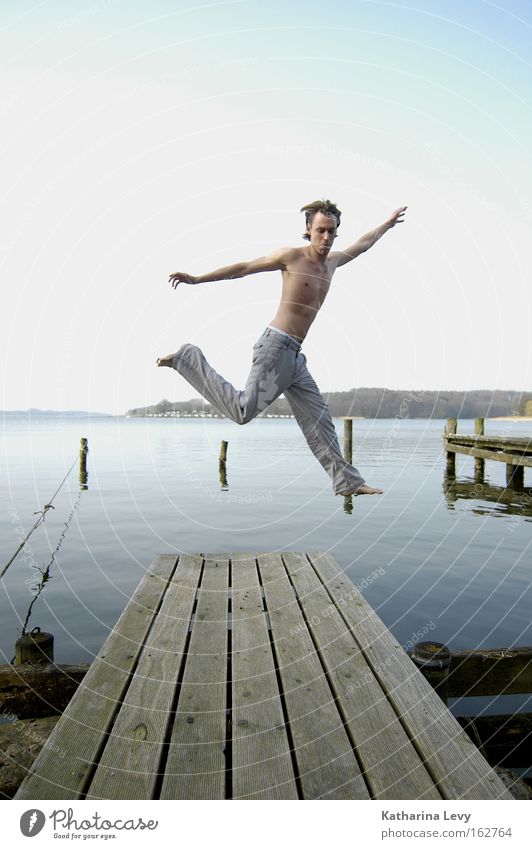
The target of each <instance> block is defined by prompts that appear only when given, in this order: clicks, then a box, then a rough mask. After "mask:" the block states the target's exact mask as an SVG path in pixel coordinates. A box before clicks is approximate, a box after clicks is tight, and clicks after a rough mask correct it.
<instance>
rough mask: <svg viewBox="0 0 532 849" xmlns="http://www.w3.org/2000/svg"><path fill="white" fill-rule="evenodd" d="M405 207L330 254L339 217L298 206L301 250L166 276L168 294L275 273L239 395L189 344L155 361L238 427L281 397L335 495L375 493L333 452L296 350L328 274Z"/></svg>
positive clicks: (334, 211)
mask: <svg viewBox="0 0 532 849" xmlns="http://www.w3.org/2000/svg"><path fill="white" fill-rule="evenodd" d="M405 210H406V206H402V207H400V209H397V210H396V211H395V212H394V213H393V214H392V215H391V216H390V217H389V218H388V219H387V220H386V221H385V222H384V224H381V226H380V227H376V228H375V230H371V231H370V232H369V233H366V234H365V235H364V236H361V237H360V238H359V239H358V240H357V241H356V242H355V243H354V244H353V245H351V247H349V248H347V249H346V250H344V251H332V252H331V248H332V244H333V242H334V240H335V238H336V231H337V230H338V227H339V225H340V216H341V212H340V210H339V209H338V208H337V207H336V206H335V204H334V203H332V202H331V201H329V200H318V201H314V202H313V203H310V204H308V205H307V206H304V207H303V208H302V210H301V212H304V213H305V221H306V229H305V233H304V234H303V238H304V239H307V240H308V242H309V244H308V245H307V246H306V247H303V248H281V249H280V250H278V251H275V252H274V253H272V254H270V255H269V256H266V257H261V258H260V259H254V260H251V261H249V262H237V263H235V264H234V265H227V266H225V267H224V268H219V269H217V270H216V271H211V272H210V273H208V274H201V275H199V276H197V277H195V276H193V275H192V274H186V273H185V272H182V271H176V272H174V273H173V274H171V275H170V283H171V284H172V287H173V288H174V289H176V288H177V286H178V285H179V283H188V284H196V283H209V282H210V281H214V280H232V279H234V278H236V277H246V276H247V275H248V274H258V273H259V272H263V271H280V272H281V273H282V276H283V291H282V295H281V302H280V304H279V309H278V310H277V314H276V316H275V318H274V319H273V321H272V322H271V324H269V325H268V327H267V328H266V330H265V331H264V333H263V334H262V336H261V337H260V338H259V340H258V341H257V343H256V344H255V346H254V348H253V361H252V366H251V371H250V374H249V377H248V379H247V382H246V386H245V388H244V389H243V390H238V389H235V388H234V386H232V385H231V384H230V383H229V382H228V381H226V380H225V379H224V378H223V377H222V376H221V375H219V374H218V373H217V372H216V371H215V370H214V369H213V368H212V366H210V365H209V363H208V362H207V360H206V359H205V357H204V356H203V353H202V352H201V351H200V349H199V348H197V347H196V346H195V345H190V344H186V345H183V346H182V347H181V348H180V349H179V351H177V352H174V353H173V354H168V355H167V356H166V357H161V358H160V359H158V360H157V365H159V366H169V367H170V368H174V369H176V371H178V372H179V373H180V374H181V375H182V376H183V377H184V378H185V379H186V380H187V381H188V382H189V383H190V384H192V386H193V387H194V388H195V389H196V390H197V391H198V392H199V393H200V394H201V395H203V397H204V398H206V399H207V400H208V401H209V402H210V403H211V404H212V405H213V406H214V407H215V408H216V409H218V410H219V411H220V412H221V413H223V414H224V415H226V416H227V417H228V418H230V419H232V421H234V422H237V424H246V423H247V422H249V421H251V419H253V418H255V416H257V415H258V413H261V412H262V411H263V410H264V409H266V407H267V406H268V405H269V404H271V403H272V402H273V401H275V399H276V398H278V397H279V395H281V393H284V396H285V398H286V399H287V401H288V403H289V405H290V407H291V409H292V412H293V413H294V416H295V417H296V419H297V422H298V424H299V426H300V427H301V429H302V431H303V433H304V435H305V437H306V439H307V442H308V444H309V447H310V449H311V450H312V452H313V453H314V455H315V457H316V458H317V459H318V460H319V462H320V463H321V465H322V466H323V468H324V469H325V471H326V472H327V473H328V474H329V475H330V477H331V480H332V485H333V489H334V492H335V494H336V495H344V496H347V495H373V494H376V493H378V494H381V493H382V489H375V488H374V487H371V486H368V485H367V484H366V483H365V481H364V479H363V477H362V476H361V474H360V472H359V471H358V470H357V469H355V467H354V466H351V465H350V464H349V463H347V462H346V461H345V460H344V458H343V456H342V453H341V451H340V446H339V444H338V438H337V435H336V431H335V429H334V424H333V421H332V418H331V414H330V412H329V409H328V407H327V405H326V403H325V401H324V400H323V397H322V395H321V393H320V391H319V389H318V387H317V386H316V383H315V382H314V380H313V378H312V376H311V375H310V372H309V371H308V369H307V365H306V362H307V361H306V357H305V355H304V354H303V353H301V344H302V342H303V340H304V339H305V337H306V335H307V333H308V331H309V328H310V326H311V324H312V322H313V321H314V319H315V318H316V316H317V314H318V312H319V309H320V307H321V306H322V304H323V301H324V300H325V297H326V295H327V292H328V291H329V287H330V285H331V280H332V276H333V274H334V272H335V271H336V269H337V268H339V267H340V266H341V265H345V264H346V263H347V262H351V260H353V259H355V257H357V256H359V255H360V254H361V253H364V251H367V250H368V248H371V247H372V245H374V244H375V242H377V241H378V240H379V239H380V238H381V236H383V235H384V233H386V231H387V230H390V229H391V228H392V227H395V225H396V224H401V223H402V222H403V220H404V215H405Z"/></svg>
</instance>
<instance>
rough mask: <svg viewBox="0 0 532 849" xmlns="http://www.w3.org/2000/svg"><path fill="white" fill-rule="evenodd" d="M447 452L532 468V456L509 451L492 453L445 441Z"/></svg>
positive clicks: (484, 449) (485, 449) (487, 450)
mask: <svg viewBox="0 0 532 849" xmlns="http://www.w3.org/2000/svg"><path fill="white" fill-rule="evenodd" d="M444 448H445V451H447V452H451V453H454V454H467V455H468V456H469V457H482V458H484V459H485V460H495V461H498V462H501V463H511V464H512V465H513V466H526V467H530V466H532V455H530V454H518V453H516V454H510V453H509V452H508V451H495V450H493V451H490V450H489V449H487V448H473V447H469V446H467V445H459V444H458V443H456V442H451V441H449V440H448V439H447V440H445V446H444Z"/></svg>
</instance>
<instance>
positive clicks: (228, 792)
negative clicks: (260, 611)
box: [224, 559, 233, 799]
mask: <svg viewBox="0 0 532 849" xmlns="http://www.w3.org/2000/svg"><path fill="white" fill-rule="evenodd" d="M232 577H233V576H232V563H231V559H229V568H228V578H227V582H228V590H227V679H226V699H227V701H226V708H227V709H226V712H225V716H226V720H225V749H224V754H225V798H226V799H232V798H233V688H232V681H233V659H232V652H233V634H232V631H231V620H232V604H233V592H232Z"/></svg>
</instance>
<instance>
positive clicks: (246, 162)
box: [0, 0, 532, 413]
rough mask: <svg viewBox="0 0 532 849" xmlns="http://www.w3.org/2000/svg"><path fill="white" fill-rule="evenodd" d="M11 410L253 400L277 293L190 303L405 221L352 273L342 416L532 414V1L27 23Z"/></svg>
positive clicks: (320, 328) (257, 9)
mask: <svg viewBox="0 0 532 849" xmlns="http://www.w3.org/2000/svg"><path fill="white" fill-rule="evenodd" d="M0 30H1V57H2V58H1V60H0V61H1V64H2V66H3V74H2V88H1V92H0V116H1V119H2V133H1V137H0V146H1V149H2V155H1V160H0V161H1V164H2V180H1V185H2V199H1V215H2V222H1V227H2V240H1V245H0V263H1V266H2V286H1V292H2V301H1V311H0V339H1V344H2V347H3V349H4V350H3V356H2V362H3V364H4V367H5V371H4V375H3V380H2V385H3V393H2V397H1V398H0V409H18V408H22V409H24V408H27V407H30V406H33V407H42V408H55V409H89V410H93V411H109V412H114V413H119V412H124V411H125V410H126V409H127V408H129V407H132V406H141V405H145V404H151V403H156V402H158V401H159V400H160V399H161V398H164V397H166V398H169V399H171V400H177V399H187V398H190V397H193V396H195V395H196V393H195V391H194V390H193V389H192V388H191V387H189V386H188V384H186V383H185V381H184V380H183V379H182V378H181V377H180V376H178V375H177V374H176V373H174V372H171V371H170V370H167V369H157V368H156V367H155V360H156V358H157V356H159V355H161V354H166V353H168V352H169V351H173V350H175V349H176V348H177V347H178V346H180V345H181V344H182V343H183V342H187V341H193V342H195V343H196V344H198V345H200V346H201V347H202V348H203V349H204V351H205V353H206V355H207V356H208V357H209V359H210V360H211V362H212V364H213V365H214V366H215V367H216V368H217V369H218V370H219V371H221V372H222V374H224V375H225V376H226V377H228V378H229V379H230V380H232V381H233V382H234V383H235V384H236V385H243V383H244V380H245V377H246V375H247V371H248V369H249V365H250V358H251V352H250V348H251V345H252V344H253V342H254V341H255V339H256V337H257V336H258V335H259V334H260V333H261V332H262V330H263V328H264V327H265V325H266V324H267V323H268V322H269V321H270V320H271V318H272V317H273V315H274V312H275V308H276V303H277V300H278V298H279V294H280V285H281V283H280V275H278V274H275V273H270V274H262V275H256V276H252V277H249V278H246V279H242V280H235V281H226V282H220V283H210V284H204V285H203V286H197V287H191V286H180V287H179V288H178V290H177V291H175V292H174V291H173V290H172V289H171V287H170V285H169V283H168V282H167V281H168V274H169V272H171V271H175V270H185V271H190V272H191V273H202V272H206V271H209V270H212V269H213V268H216V267H218V266H220V265H224V264H227V263H229V262H233V261H238V260H242V259H251V258H253V257H255V256H260V255H263V254H265V253H268V252H269V251H271V250H273V249H274V248H276V247H279V246H281V245H303V244H304V242H303V241H302V240H301V233H302V232H303V216H302V215H300V213H299V208H300V207H301V206H302V205H303V204H304V203H307V202H309V201H311V200H313V199H315V198H316V197H321V196H325V197H330V198H332V199H333V200H334V201H335V202H336V203H337V204H338V206H339V207H340V208H341V209H342V211H343V217H342V224H341V228H340V230H339V235H338V240H337V243H336V245H337V247H343V246H347V244H349V243H350V242H352V241H353V240H354V239H355V238H356V237H358V236H359V235H361V234H362V233H364V232H366V231H367V230H369V229H371V228H372V227H374V226H376V225H378V224H380V223H381V222H382V221H383V220H384V219H385V218H386V217H387V216H388V215H389V214H390V213H391V212H392V211H393V210H394V209H395V208H397V207H398V206H401V205H403V204H408V212H407V219H406V222H405V224H403V225H402V226H400V227H396V228H395V229H394V230H392V231H390V232H389V233H388V234H386V236H385V237H384V238H383V239H382V240H381V241H380V242H379V243H378V244H377V245H376V246H375V247H374V248H373V249H372V250H371V251H369V252H368V253H367V254H365V255H363V256H362V257H360V258H359V259H357V260H355V261H354V262H353V263H351V264H348V265H347V266H345V267H344V268H342V269H340V270H339V271H338V273H337V275H336V276H335V278H334V280H333V285H332V287H331V290H330V293H329V296H328V299H327V301H326V303H325V305H324V307H323V309H322V311H321V313H320V315H319V317H318V319H317V321H316V323H315V325H314V326H313V327H312V329H311V331H310V333H309V336H308V338H307V341H306V343H305V351H306V354H307V358H308V362H309V367H310V369H311V371H312V372H313V374H314V376H315V377H316V379H317V381H318V384H319V385H320V387H321V388H322V390H323V391H329V390H335V389H349V388H351V387H354V386H387V387H390V388H406V389H411V388H416V389H442V390H445V389H474V388H478V389H481V388H484V389H485V388H488V389H529V390H530V389H532V365H531V363H532V354H531V341H530V328H531V326H532V322H531V314H532V309H531V303H532V296H531V284H530V280H531V278H530V265H531V241H532V240H531V238H530V231H531V225H532V185H531V183H532V179H531V167H530V165H531V163H530V159H531V154H530V139H531V138H532V121H531V105H532V103H531V101H532V96H531V92H532V74H531V65H530V62H529V61H528V60H529V58H530V55H531V51H530V45H531V42H532V4H531V3H529V2H527V0H521V1H520V0H503V2H499V3H495V2H488V0H468V2H465V3H464V2H463V0H460V2H458V0H441V1H440V0H409V1H408V2H405V0H396V2H381V1H380V0H349V2H341V0H329V1H328V2H327V3H323V2H319V3H316V2H312V0H304V2H297V0H296V2H290V3H287V2H286V1H285V2H277V0H274V2H268V3H267V4H266V3H264V2H259V0H236V2H221V3H217V2H214V3H205V4H202V3H201V2H197V3H192V2H188V3H186V2H180V1H179V0H172V2H170V0H156V2H147V0H127V2H126V0H86V2H85V1H84V0H77V2H75V3H73V2H68V0H63V2H58V0H42V2H37V3H30V2H26V0H11V2H9V0H6V2H3V3H2V4H1V6H0Z"/></svg>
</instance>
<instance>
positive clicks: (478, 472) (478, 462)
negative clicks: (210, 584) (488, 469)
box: [475, 416, 485, 483]
mask: <svg viewBox="0 0 532 849" xmlns="http://www.w3.org/2000/svg"><path fill="white" fill-rule="evenodd" d="M475 436H484V418H483V417H482V416H479V417H478V418H477V419H475ZM484 472H485V460H484V458H483V457H475V480H476V481H477V482H478V483H483V482H484Z"/></svg>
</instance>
